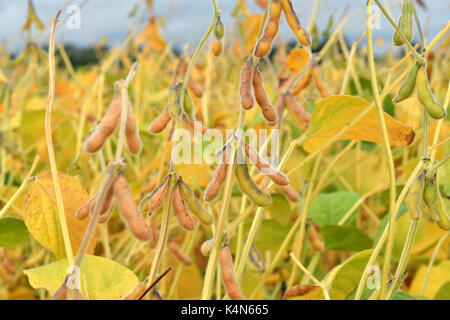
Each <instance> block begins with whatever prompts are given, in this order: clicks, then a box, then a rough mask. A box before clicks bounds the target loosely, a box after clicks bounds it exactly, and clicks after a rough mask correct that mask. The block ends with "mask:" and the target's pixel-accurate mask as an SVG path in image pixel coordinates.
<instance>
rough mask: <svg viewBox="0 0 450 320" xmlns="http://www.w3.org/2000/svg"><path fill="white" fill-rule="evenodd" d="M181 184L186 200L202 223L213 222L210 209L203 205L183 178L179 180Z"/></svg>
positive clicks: (208, 223) (182, 193)
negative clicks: (207, 209)
mask: <svg viewBox="0 0 450 320" xmlns="http://www.w3.org/2000/svg"><path fill="white" fill-rule="evenodd" d="M179 186H180V191H181V195H182V196H183V200H184V201H185V202H186V204H187V205H188V207H189V209H190V210H191V212H192V213H193V214H195V215H196V216H197V218H198V219H199V220H200V221H201V222H202V223H204V224H206V225H210V224H212V223H213V217H212V216H211V215H210V214H209V212H208V211H206V210H205V208H203V207H202V205H201V204H200V201H198V199H197V197H196V196H195V194H194V192H193V191H192V190H191V188H190V187H189V186H188V185H187V184H186V183H184V181H183V180H182V179H181V178H180V181H179Z"/></svg>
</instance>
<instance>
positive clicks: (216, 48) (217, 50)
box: [211, 40, 223, 57]
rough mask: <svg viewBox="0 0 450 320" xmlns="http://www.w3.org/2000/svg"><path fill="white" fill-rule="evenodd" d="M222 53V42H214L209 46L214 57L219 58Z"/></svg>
mask: <svg viewBox="0 0 450 320" xmlns="http://www.w3.org/2000/svg"><path fill="white" fill-rule="evenodd" d="M222 51H223V42H222V40H219V41H214V43H213V45H212V46H211V52H212V54H213V55H215V56H216V57H218V56H220V55H221V54H222Z"/></svg>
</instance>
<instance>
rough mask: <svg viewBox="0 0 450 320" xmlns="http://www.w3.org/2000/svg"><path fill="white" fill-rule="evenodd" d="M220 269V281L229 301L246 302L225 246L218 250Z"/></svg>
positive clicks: (228, 250) (229, 253)
mask: <svg viewBox="0 0 450 320" xmlns="http://www.w3.org/2000/svg"><path fill="white" fill-rule="evenodd" d="M219 263H220V269H221V272H222V281H223V284H224V286H225V289H226V291H227V294H228V296H229V297H230V299H231V300H248V299H247V297H246V296H245V295H244V293H243V292H242V290H241V287H240V286H239V284H238V282H237V280H236V275H235V273H234V269H233V257H232V256H231V251H230V248H229V246H228V244H226V245H225V246H223V247H222V249H220V256H219Z"/></svg>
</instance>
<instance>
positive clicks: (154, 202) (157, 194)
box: [139, 176, 169, 216]
mask: <svg viewBox="0 0 450 320" xmlns="http://www.w3.org/2000/svg"><path fill="white" fill-rule="evenodd" d="M168 186H169V176H167V177H166V178H165V179H164V182H163V183H161V184H160V185H159V186H158V187H157V188H156V189H155V190H154V191H153V192H152V193H151V194H150V195H148V196H146V197H145V198H144V199H142V201H141V203H140V204H139V211H140V212H141V213H143V212H142V211H147V214H148V215H149V216H151V215H152V213H153V212H154V211H155V210H156V209H158V208H159V207H160V206H161V204H162V202H163V200H164V197H165V195H166V192H167V188H168ZM147 201H149V202H150V203H149V204H148V207H144V204H145V203H146V202H147Z"/></svg>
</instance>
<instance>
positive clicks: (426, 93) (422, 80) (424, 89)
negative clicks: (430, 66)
mask: <svg viewBox="0 0 450 320" xmlns="http://www.w3.org/2000/svg"><path fill="white" fill-rule="evenodd" d="M417 94H418V96H419V100H420V102H421V103H422V105H423V106H424V107H425V109H426V110H427V113H428V114H429V115H430V116H431V117H432V118H434V119H443V118H445V117H446V116H447V112H446V111H445V109H444V107H443V106H442V105H440V104H439V103H438V102H437V101H436V99H435V98H434V96H433V93H432V92H431V90H430V87H429V85H428V77H427V74H426V71H425V68H424V67H421V68H420V69H419V71H418V73H417Z"/></svg>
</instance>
